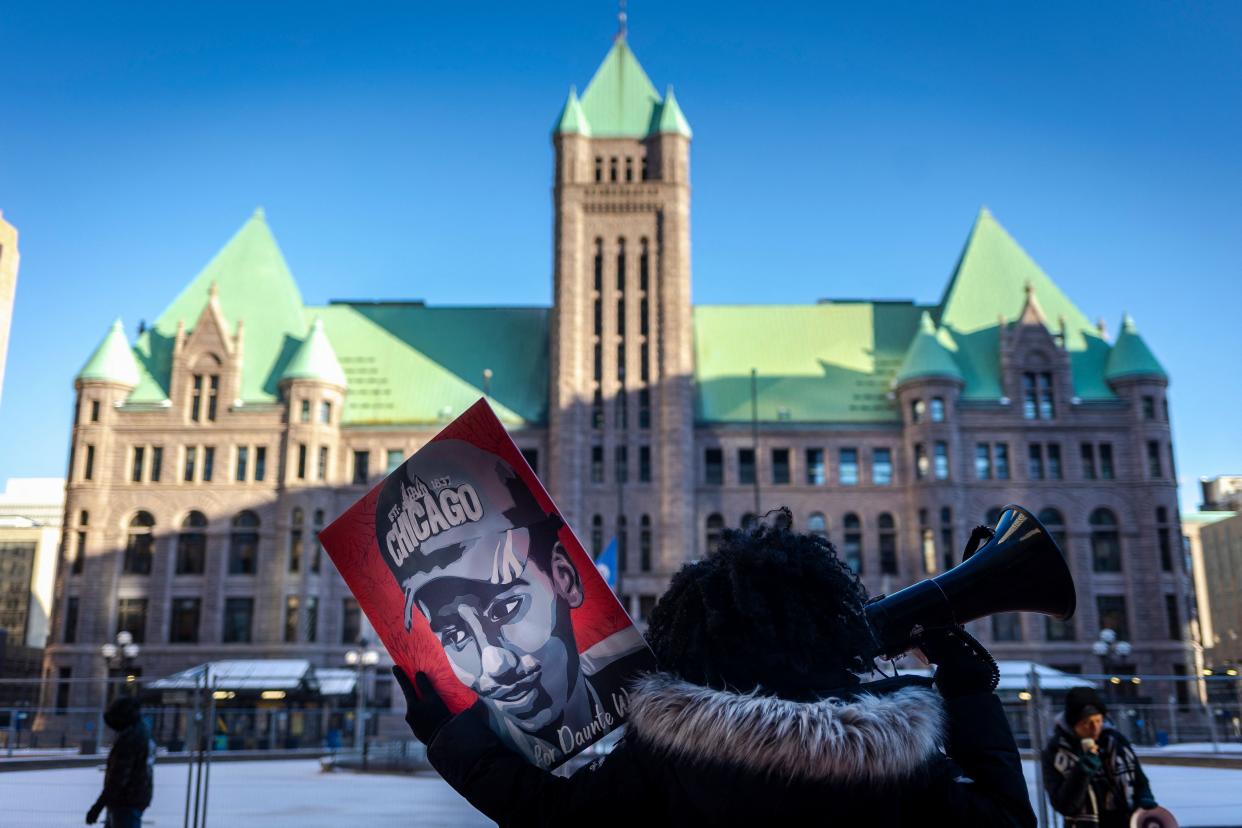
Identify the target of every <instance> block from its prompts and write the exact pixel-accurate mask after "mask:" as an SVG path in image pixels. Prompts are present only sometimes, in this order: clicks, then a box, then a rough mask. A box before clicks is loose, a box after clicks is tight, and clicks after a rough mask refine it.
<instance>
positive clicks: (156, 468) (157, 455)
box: [151, 446, 164, 483]
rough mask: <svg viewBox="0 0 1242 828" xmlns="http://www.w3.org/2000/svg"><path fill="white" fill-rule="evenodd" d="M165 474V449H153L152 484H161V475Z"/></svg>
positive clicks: (159, 447)
mask: <svg viewBox="0 0 1242 828" xmlns="http://www.w3.org/2000/svg"><path fill="white" fill-rule="evenodd" d="M163 473H164V447H163V446H152V447H151V482H152V483H159V482H160V475H162V474H163Z"/></svg>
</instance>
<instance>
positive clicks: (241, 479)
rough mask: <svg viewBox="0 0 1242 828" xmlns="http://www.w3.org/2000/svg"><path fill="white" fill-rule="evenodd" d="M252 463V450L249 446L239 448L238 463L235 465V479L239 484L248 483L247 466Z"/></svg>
mask: <svg viewBox="0 0 1242 828" xmlns="http://www.w3.org/2000/svg"><path fill="white" fill-rule="evenodd" d="M249 462H250V449H249V448H248V447H247V446H238V447H237V462H236V463H235V464H233V479H234V480H236V481H237V482H238V483H245V482H246V466H247V465H248V464H249Z"/></svg>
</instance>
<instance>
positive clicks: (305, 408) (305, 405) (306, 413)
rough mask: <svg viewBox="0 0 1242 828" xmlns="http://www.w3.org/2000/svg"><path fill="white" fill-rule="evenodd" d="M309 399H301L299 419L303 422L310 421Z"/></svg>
mask: <svg viewBox="0 0 1242 828" xmlns="http://www.w3.org/2000/svg"><path fill="white" fill-rule="evenodd" d="M310 405H311V403H310V400H302V412H301V418H300V419H301V420H302V422H304V423H309V422H310Z"/></svg>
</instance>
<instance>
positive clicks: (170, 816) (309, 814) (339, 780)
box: [0, 760, 1242, 828]
mask: <svg viewBox="0 0 1242 828" xmlns="http://www.w3.org/2000/svg"><path fill="white" fill-rule="evenodd" d="M1024 769H1025V771H1026V777H1027V781H1028V783H1030V784H1031V785H1032V786H1033V785H1034V778H1035V777H1034V769H1033V768H1032V766H1031V763H1030V762H1026V763H1024ZM1147 772H1148V775H1149V776H1150V777H1151V781H1152V788H1153V789H1154V790H1155V793H1156V797H1157V798H1158V799H1159V800H1160V802H1161V804H1163V805H1165V806H1166V807H1168V808H1169V809H1170V810H1172V811H1173V812H1174V813H1175V814H1177V816H1178V818H1179V820H1180V821H1181V824H1182V825H1183V826H1187V828H1193V826H1242V770H1223V769H1216V768H1188V767H1176V766H1169V765H1151V766H1149V767H1148V768H1147ZM155 779H156V795H155V801H154V803H153V804H152V806H151V808H150V810H148V811H147V813H146V816H145V818H144V820H143V825H144V826H157V827H158V828H173V826H179V825H181V824H182V817H183V815H184V808H185V783H186V768H185V766H184V765H160V766H158V767H157V768H156V775H155ZM102 780H103V774H102V773H101V771H100V769H99V768H72V769H67V770H43V771H23V772H14V773H0V803H4V804H3V808H2V809H0V825H3V826H21V828H53V826H55V827H56V828H59V826H77V825H81V824H82V818H83V815H84V814H85V813H86V809H87V808H88V807H90V804H91V802H93V801H94V799H95V797H96V796H97V795H98V793H99V786H100V783H101V782H102ZM209 815H210V821H209V824H210V825H213V826H227V828H252V827H253V828H260V827H261V828H285V826H288V828H341V826H351V825H359V826H370V825H406V826H418V828H438V827H439V826H481V825H490V824H491V823H490V822H489V821H488V820H486V819H484V818H483V817H482V816H480V815H479V814H478V813H477V812H476V811H475V810H474V809H473V808H471V807H470V806H469V805H467V804H466V803H465V802H464V801H463V800H462V799H461V798H460V797H459V796H458V795H457V794H456V793H455V792H454V791H453V790H452V789H451V788H449V787H448V785H446V784H445V783H444V782H443V781H441V780H440V779H439V777H436V776H434V775H432V774H419V775H414V776H405V775H381V774H367V775H361V774H354V773H347V772H340V773H323V772H321V771H320V769H319V764H318V762H315V761H311V760H296V761H277V762H226V763H217V764H215V765H213V766H212V769H211V808H210V812H209ZM1059 823H1060V820H1057V824H1059Z"/></svg>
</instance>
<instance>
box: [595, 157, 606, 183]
mask: <svg viewBox="0 0 1242 828" xmlns="http://www.w3.org/2000/svg"><path fill="white" fill-rule="evenodd" d="M603 180H604V158H603V156H600V155H597V156H595V183H596V184H598V183H600V182H601V181H603Z"/></svg>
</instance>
